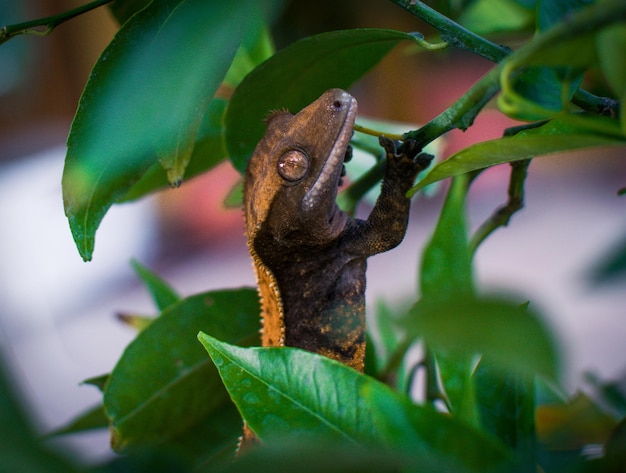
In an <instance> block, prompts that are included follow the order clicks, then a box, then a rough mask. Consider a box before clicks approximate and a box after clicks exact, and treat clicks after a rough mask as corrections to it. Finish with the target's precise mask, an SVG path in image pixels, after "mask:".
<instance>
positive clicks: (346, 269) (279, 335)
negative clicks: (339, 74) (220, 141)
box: [244, 89, 429, 443]
mask: <svg viewBox="0 0 626 473" xmlns="http://www.w3.org/2000/svg"><path fill="white" fill-rule="evenodd" d="M356 110H357V103H356V100H355V99H354V98H353V97H352V96H350V95H349V94H348V93H347V92H344V91H343V90H340V89H331V90H328V91H327V92H325V93H324V94H323V95H322V96H321V97H320V98H319V99H317V100H316V101H315V102H313V103H312V104H311V105H309V106H308V107H306V108H304V109H303V110H302V111H300V112H299V113H297V114H296V115H292V114H291V113H289V112H277V113H274V114H273V115H272V116H271V117H270V118H269V119H268V121H267V132H266V134H265V136H264V138H263V139H262V140H261V141H260V142H259V144H258V145H257V147H256V149H255V151H254V154H253V155H252V157H251V159H250V162H249V163H248V168H247V171H246V177H245V186H244V210H245V219H246V231H247V234H248V246H249V249H250V253H251V255H252V259H253V262H254V267H255V270H256V274H257V279H258V285H259V293H260V296H261V306H262V309H261V310H262V313H261V318H262V343H263V346H290V347H298V348H303V349H305V350H309V351H312V352H315V353H319V354H322V355H325V356H328V357H329V358H333V359H335V360H338V361H340V362H342V363H344V364H346V365H348V366H351V367H353V368H355V369H356V370H359V371H363V364H364V356H365V269H366V265H367V263H366V260H367V257H369V256H372V255H374V254H376V253H381V252H383V251H387V250H390V249H392V248H394V247H395V246H397V245H398V244H399V243H400V242H401V241H402V239H403V238H404V234H405V232H406V227H407V223H408V217H409V206H410V201H409V199H408V198H407V197H406V195H405V194H406V192H407V191H408V190H409V189H410V188H411V186H412V185H413V182H414V180H415V176H416V175H417V173H418V172H419V171H420V170H422V169H424V168H425V167H426V166H428V163H429V157H425V156H423V155H419V156H418V158H417V159H414V158H415V156H416V155H417V152H418V151H419V150H418V149H416V144H415V142H414V141H412V140H407V141H405V142H404V144H403V146H402V148H401V150H400V151H398V149H397V147H396V143H395V142H393V141H391V140H389V139H387V138H384V137H381V138H380V143H381V145H382V146H383V147H384V149H385V150H386V153H387V167H386V171H385V176H384V179H383V183H382V191H381V194H380V197H379V198H378V200H377V202H376V204H375V206H374V208H373V210H372V212H371V214H370V215H369V218H368V219H367V220H361V219H352V218H350V217H348V216H347V215H346V214H345V213H344V212H342V211H341V210H340V209H339V208H338V206H337V204H336V202H335V199H336V196H337V187H338V185H339V182H340V179H341V175H342V168H343V163H344V159H345V158H346V156H347V155H349V154H350V151H351V150H350V148H349V141H350V137H351V135H352V129H353V126H354V119H355V116H356ZM246 430H247V432H246V434H245V435H244V443H245V442H246V440H250V438H252V437H253V436H251V435H250V432H249V430H248V429H246ZM245 437H248V438H247V439H246V438H245Z"/></svg>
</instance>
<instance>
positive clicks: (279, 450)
mask: <svg viewBox="0 0 626 473" xmlns="http://www.w3.org/2000/svg"><path fill="white" fill-rule="evenodd" d="M446 466H449V465H446ZM210 471H211V473H214V470H210ZM401 471H407V472H411V471H414V472H419V473H441V472H442V471H453V472H454V473H467V472H469V471H470V470H469V469H466V468H463V467H460V466H457V465H455V466H454V467H450V468H448V469H445V468H444V462H442V461H441V460H436V459H435V460H433V459H430V458H426V455H424V454H421V455H415V456H413V457H408V456H406V455H404V456H402V455H398V454H397V453H395V452H388V451H384V450H382V449H380V448H369V449H367V450H366V449H363V448H358V447H357V448H349V447H346V446H343V445H336V444H329V443H325V442H319V443H313V442H307V443H306V444H303V443H297V442H294V441H290V440H289V439H285V441H284V442H281V443H280V444H271V445H263V446H262V447H261V448H255V449H252V450H251V451H249V452H246V454H245V455H240V456H238V457H237V460H236V461H234V462H230V464H227V465H225V466H224V467H222V468H219V469H218V470H217V473H293V472H297V473H321V472H323V473H398V472H401Z"/></svg>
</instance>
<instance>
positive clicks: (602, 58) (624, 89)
mask: <svg viewBox="0 0 626 473" xmlns="http://www.w3.org/2000/svg"><path fill="white" fill-rule="evenodd" d="M596 48H597V54H598V62H599V65H600V68H601V70H602V72H603V74H604V76H605V77H606V80H607V82H608V84H609V86H610V87H611V90H613V93H614V94H615V97H617V98H618V100H619V101H620V102H621V103H622V107H620V121H621V124H622V133H624V135H626V112H625V111H624V105H623V104H625V103H626V61H624V57H626V25H624V24H618V25H613V26H610V27H608V28H605V29H603V30H602V31H601V32H600V33H599V34H598V36H597V37H596Z"/></svg>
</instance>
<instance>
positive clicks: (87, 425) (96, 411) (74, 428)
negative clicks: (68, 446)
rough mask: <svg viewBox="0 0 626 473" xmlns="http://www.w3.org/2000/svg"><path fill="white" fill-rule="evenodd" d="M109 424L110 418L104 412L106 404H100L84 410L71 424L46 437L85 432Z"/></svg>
mask: <svg viewBox="0 0 626 473" xmlns="http://www.w3.org/2000/svg"><path fill="white" fill-rule="evenodd" d="M108 426H109V418H108V417H107V415H106V413H105V412H104V406H102V405H99V406H95V407H92V408H91V409H89V410H88V411H86V412H83V413H82V414H80V415H79V416H78V417H76V418H75V419H74V420H72V421H71V422H70V423H69V424H67V425H65V426H63V427H60V428H58V429H55V430H53V431H52V432H50V433H48V434H47V435H46V437H53V436H57V435H67V434H75V433H78V432H85V431H87V430H95V429H105V428H107V427H108Z"/></svg>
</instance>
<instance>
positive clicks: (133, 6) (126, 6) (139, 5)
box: [108, 0, 152, 25]
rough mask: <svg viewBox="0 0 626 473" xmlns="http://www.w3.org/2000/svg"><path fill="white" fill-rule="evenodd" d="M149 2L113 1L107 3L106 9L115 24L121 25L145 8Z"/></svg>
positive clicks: (139, 0)
mask: <svg viewBox="0 0 626 473" xmlns="http://www.w3.org/2000/svg"><path fill="white" fill-rule="evenodd" d="M151 1H152V0H115V1H114V2H113V3H109V4H108V7H109V9H110V10H111V13H112V14H113V17H114V18H115V19H116V20H117V22H118V23H119V24H120V25H123V24H124V23H126V21H128V19H129V18H130V17H131V16H133V15H134V14H135V13H137V12H138V11H139V10H142V9H144V8H145V7H147V6H148V4H149V3H150V2H151Z"/></svg>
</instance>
